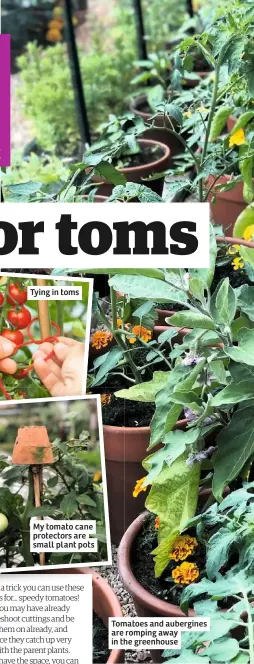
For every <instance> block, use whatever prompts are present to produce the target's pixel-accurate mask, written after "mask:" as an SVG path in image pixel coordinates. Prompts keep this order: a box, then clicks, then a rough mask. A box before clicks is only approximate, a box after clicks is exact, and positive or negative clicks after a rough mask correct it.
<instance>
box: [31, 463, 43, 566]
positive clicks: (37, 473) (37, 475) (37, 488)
mask: <svg viewBox="0 0 254 664" xmlns="http://www.w3.org/2000/svg"><path fill="white" fill-rule="evenodd" d="M31 468H32V473H33V482H34V504H35V507H40V506H41V488H42V466H39V465H37V464H36V465H34V466H31ZM37 520H38V521H40V520H41V517H40V516H37ZM39 561H40V565H45V553H44V552H43V551H42V552H41V553H39Z"/></svg>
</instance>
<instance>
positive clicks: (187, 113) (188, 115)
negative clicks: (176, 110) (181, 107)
mask: <svg viewBox="0 0 254 664" xmlns="http://www.w3.org/2000/svg"><path fill="white" fill-rule="evenodd" d="M184 116H185V117H186V118H191V117H192V112H191V111H186V113H184Z"/></svg>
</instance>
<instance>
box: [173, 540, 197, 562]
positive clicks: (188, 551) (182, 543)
mask: <svg viewBox="0 0 254 664" xmlns="http://www.w3.org/2000/svg"><path fill="white" fill-rule="evenodd" d="M197 546H198V542H197V540H196V537H190V536H189V535H179V537H177V538H176V540H175V541H174V544H173V548H172V549H171V551H170V554H169V557H170V558H171V560H176V561H178V560H185V558H188V556H191V555H192V553H193V552H194V551H195V549H196V548H197Z"/></svg>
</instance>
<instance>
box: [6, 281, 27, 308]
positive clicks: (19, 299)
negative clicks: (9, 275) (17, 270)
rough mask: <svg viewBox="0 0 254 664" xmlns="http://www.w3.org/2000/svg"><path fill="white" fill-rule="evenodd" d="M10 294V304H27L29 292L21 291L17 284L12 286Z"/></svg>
mask: <svg viewBox="0 0 254 664" xmlns="http://www.w3.org/2000/svg"><path fill="white" fill-rule="evenodd" d="M8 293H9V295H8V297H7V301H8V302H9V304H25V302H26V301H27V291H26V290H21V288H19V286H17V284H10V286H9V288H8Z"/></svg>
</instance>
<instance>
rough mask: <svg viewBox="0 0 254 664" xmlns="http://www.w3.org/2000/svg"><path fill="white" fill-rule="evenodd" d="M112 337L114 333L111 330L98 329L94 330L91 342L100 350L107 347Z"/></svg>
mask: <svg viewBox="0 0 254 664" xmlns="http://www.w3.org/2000/svg"><path fill="white" fill-rule="evenodd" d="M112 339H113V335H112V334H111V332H106V331H104V330H97V332H94V333H93V334H92V336H91V344H92V347H93V348H96V349H97V350H100V349H101V348H106V346H107V345H108V344H109V343H110V341H112Z"/></svg>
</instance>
